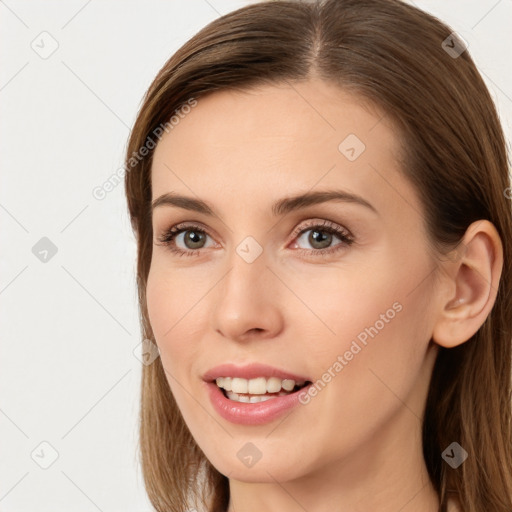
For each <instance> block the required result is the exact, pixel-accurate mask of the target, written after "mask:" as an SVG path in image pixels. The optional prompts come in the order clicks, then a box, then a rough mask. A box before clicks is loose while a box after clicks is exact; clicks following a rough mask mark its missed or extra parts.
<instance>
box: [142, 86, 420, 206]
mask: <svg viewBox="0 0 512 512" xmlns="http://www.w3.org/2000/svg"><path fill="white" fill-rule="evenodd" d="M399 151H400V146H399V140H398V133H397V132H396V130H395V129H394V128H393V125H392V123H391V120H390V119H389V118H388V117H387V116H386V115H385V114H384V112H382V111H380V110H379V109H378V108H377V107H375V106H373V105H369V104H368V103H363V102H362V101H361V100H360V98H357V97H355V96H353V95H350V94H349V93H347V92H345V91H343V90H342V89H340V88H338V87H336V86H335V85H332V84H327V83H325V82H323V81H313V80H312V81H308V82H301V83H287V84H282V85H265V86H258V87H253V88H251V89H248V90H245V91H231V90H223V91H218V92H214V93H212V94H208V95H207V96H205V97H200V98H199V99H198V100H197V105H196V106H195V107H193V108H191V109H190V111H189V112H188V113H187V114H182V116H181V118H180V120H179V122H178V123H177V124H175V125H174V127H173V128H172V129H171V130H170V132H169V133H165V134H164V136H163V137H162V139H161V140H160V142H159V143H158V144H157V147H156V148H155V152H154V155H153V165H152V190H153V199H155V197H157V196H159V195H160V194H163V193H165V192H169V191H177V192H180V193H186V194H188V195H198V196H201V198H205V199H207V200H209V199H211V200H212V202H214V201H215V199H216V198H217V199H219V198H222V197H224V196H225V195H226V194H230V197H231V198H232V200H234V199H233V198H234V195H235V194H236V196H237V197H239V198H241V199H240V205H239V206H242V207H243V206H248V205H249V204H250V201H254V203H255V205H256V203H258V207H259V208H261V207H262V206H261V205H262V204H263V203H264V202H265V200H266V198H268V202H269V203H270V202H272V201H273V200H276V199H278V198H280V197H282V196H283V195H284V193H285V192H293V193H295V192H304V191H306V190H310V189H313V188H322V189H325V188H329V187H335V188H340V187H341V188H344V189H347V190H348V191H351V192H354V193H357V194H359V195H363V196H364V197H366V198H367V199H368V200H369V201H371V202H372V203H373V204H375V205H378V204H379V203H380V205H381V207H390V206H393V204H394V205H395V206H396V205H397V203H398V202H399V201H402V202H403V201H404V199H403V197H404V196H405V197H406V198H407V200H408V202H410V201H412V202H414V201H415V198H414V197H412V196H414V191H413V190H412V188H411V186H410V185H409V184H408V183H406V182H405V180H404V179H403V177H402V176H401V175H400V173H399V172H398V167H399V164H398V162H397V155H398V154H399ZM401 197H402V199H400V198H401ZM248 201H249V202H248ZM402 206H403V204H402Z"/></svg>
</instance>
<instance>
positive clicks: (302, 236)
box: [294, 220, 354, 256]
mask: <svg viewBox="0 0 512 512" xmlns="http://www.w3.org/2000/svg"><path fill="white" fill-rule="evenodd" d="M308 232H309V235H308V236H306V234H307V233H308ZM294 236H297V237H298V238H297V242H296V243H295V244H294V245H297V244H298V242H301V241H302V243H304V242H306V243H308V244H309V245H310V246H311V247H313V250H307V249H303V248H302V247H301V246H300V244H298V247H299V248H300V249H301V252H302V250H305V252H306V253H308V254H313V255H321V256H325V255H330V254H332V253H333V252H336V251H339V250H343V249H344V248H345V247H347V246H350V245H351V244H352V243H353V242H354V238H353V236H352V235H351V233H350V232H349V231H348V230H346V229H344V228H342V227H341V226H338V225H337V224H334V223H333V222H331V221H328V220H326V221H323V222H320V223H319V222H318V221H314V222H313V223H310V225H309V226H307V227H306V228H304V226H300V227H299V228H298V229H297V230H296V231H295V232H294ZM336 238H337V239H338V240H340V242H341V243H338V244H336V245H334V246H332V243H333V240H334V239H336Z"/></svg>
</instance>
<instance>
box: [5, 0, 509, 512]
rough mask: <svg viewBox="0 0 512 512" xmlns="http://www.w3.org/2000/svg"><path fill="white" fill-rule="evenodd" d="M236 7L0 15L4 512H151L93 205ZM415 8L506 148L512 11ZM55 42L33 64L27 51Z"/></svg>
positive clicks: (94, 1) (125, 231)
mask: <svg viewBox="0 0 512 512" xmlns="http://www.w3.org/2000/svg"><path fill="white" fill-rule="evenodd" d="M247 3H250V2H247V1H245V2H244V1H241V0H239V1H230V2H227V1H224V2H223V1H220V0H208V1H207V0H194V1H188V2H185V1H182V2H178V1H175V0H173V1H169V0H168V1H155V0H151V1H145V2H143V1H141V0H140V1H138V2H133V1H123V2H114V1H112V0H103V1H101V2H100V1H98V0H89V1H87V0H79V1H77V0H71V1H67V2H56V1H54V0H48V1H45V2H25V1H23V2H22V1H16V0H5V1H0V24H1V27H0V54H1V63H2V65H1V70H0V108H1V111H0V123H1V137H0V143H1V151H0V158H1V167H0V168H1V173H2V176H1V180H2V181H1V187H0V232H1V241H2V249H1V259H0V265H1V268H0V312H1V316H0V328H1V334H0V336H1V337H0V340H1V355H0V358H1V359H0V361H1V369H0V433H1V443H0V512H22V511H23V512H36V511H37V512H39V511H41V512H42V511H51V512H64V511H65V512H70V511H83V512H89V511H91V512H94V511H98V510H99V511H102V512H107V511H123V512H133V511H138V512H146V511H149V510H151V507H150V504H149V501H148V500H147V498H146V496H145V492H144V488H143V485H142V477H141V474H140V467H139V463H138V455H137V421H138V417H137V415H138V401H139V389H140V372H141V367H142V364H141V362H140V361H139V360H138V359H137V358H136V357H135V355H134V353H133V351H134V349H136V347H137V345H138V344H139V343H140V341H141V340H140V339H139V338H140V334H139V333H140V330H139V323H138V309H137V307H138V306H137V299H136V297H137V295H136V288H135V258H136V252H135V242H134V238H133V235H132V233H131V228H130V224H129V220H128V216H127V211H126V204H125V198H124V189H123V184H120V185H119V186H117V187H116V188H115V189H114V190H113V191H111V192H110V193H108V194H107V196H106V197H105V198H104V199H103V200H97V199H95V198H94V197H93V195H92V190H93V189H94V188H95V187H97V186H101V185H102V184H103V183H104V182H105V181H106V180H107V179H108V178H109V177H110V176H111V175H112V174H113V173H114V172H116V170H117V169H119V168H120V167H121V166H122V164H123V151H124V149H125V144H126V141H127V137H128V134H129V129H130V127H131V125H132V124H133V122H134V120H135V115H136V112H137V110H138V108H139V106H140V101H141V99H142V96H143V94H144V92H145V90H146V88H147V87H148V86H149V84H150V82H151V81H152V79H153V78H154V76H155V75H156V73H157V71H158V70H159V69H160V68H161V66H162V65H163V64H164V62H165V61H166V60H167V59H168V58H169V57H170V55H171V54H172V53H174V52H175V51H176V50H177V49H178V48H179V47H180V46H181V45H182V44H183V43H184V42H185V41H186V40H187V39H189V38H190V37H191V36H192V35H194V34H195V33H196V32H197V31H198V30H200V29H201V28H202V27H203V26H204V25H206V24H207V23H208V22H210V21H212V20H214V19H215V18H217V17H218V16H219V15H221V14H225V13H227V12H229V11H230V10H233V9H235V8H239V7H242V6H244V5H246V4H247ZM416 5H417V6H418V7H420V8H423V9H425V10H427V11H428V12H431V13H433V14H434V15H436V16H438V17H439V18H440V19H441V20H443V21H445V22H447V23H448V24H450V25H451V26H452V28H454V29H455V30H456V31H457V32H458V33H459V34H460V35H462V37H463V38H464V39H466V41H468V42H469V51H470V53H471V55H472V56H473V58H474V60H475V62H476V64H477V66H478V67H479V69H480V71H481V72H482V74H483V77H484V79H485V81H486V83H487V84H488V86H489V88H490V90H491V93H492V96H493V98H494V99H495V101H496V104H497V106H498V110H499V112H500V115H501V118H502V121H503V126H504V129H505V132H506V135H507V137H508V139H509V140H510V138H511V133H512V124H511V123H512V69H511V67H510V65H509V59H510V48H512V36H511V30H510V27H511V26H512V1H511V0H500V1H498V0H479V1H476V0H472V1H467V0H466V1H463V0H450V1H437V2H435V1H418V2H416ZM43 31H46V32H48V33H49V34H51V37H49V36H47V35H43V36H40V34H41V32H43ZM42 37H45V38H46V39H45V40H44V42H43V43H41V38H42ZM51 38H54V40H55V41H56V42H57V43H58V48H57V50H56V51H55V52H54V53H53V54H52V55H51V56H49V57H48V58H46V59H43V58H41V57H40V55H39V54H38V53H36V51H34V49H33V48H32V47H31V45H32V46H36V45H39V47H42V46H43V45H44V48H46V51H48V49H51V44H52V39H51ZM55 44H56V43H55ZM39 51H43V49H42V48H41V49H40V50H39ZM43 237H47V238H49V239H50V240H51V242H52V243H53V244H54V245H55V246H56V248H57V253H56V254H55V255H54V256H53V257H51V258H49V259H48V261H47V262H45V263H43V262H41V261H40V260H39V259H38V258H37V257H36V256H35V255H34V254H33V252H32V248H33V247H34V245H35V244H36V243H37V242H38V241H39V240H40V239H41V238H43ZM136 351H137V350H136ZM42 442H46V443H49V444H50V445H51V446H52V447H53V448H50V447H49V446H48V445H47V444H43V445H41V443H42ZM52 450H56V452H57V454H58V458H57V459H56V460H55V462H53V464H51V465H50V466H49V467H48V468H47V469H43V468H42V467H40V464H43V465H45V464H49V463H50V462H52V453H53V452H52ZM36 461H37V462H36Z"/></svg>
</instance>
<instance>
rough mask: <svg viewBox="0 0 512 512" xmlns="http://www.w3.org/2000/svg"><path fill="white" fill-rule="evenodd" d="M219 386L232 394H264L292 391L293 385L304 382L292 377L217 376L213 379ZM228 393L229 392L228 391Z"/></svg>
mask: <svg viewBox="0 0 512 512" xmlns="http://www.w3.org/2000/svg"><path fill="white" fill-rule="evenodd" d="M215 382H216V383H217V386H219V388H222V389H225V390H226V391H232V393H233V394H237V395H238V394H240V393H243V394H250V395H264V394H265V393H279V392H280V391H281V389H282V390H284V391H292V390H293V388H294V387H295V385H296V384H297V385H299V386H302V385H303V384H304V382H297V383H296V382H295V381H294V380H292V379H283V380H281V379H279V378H277V377H270V378H268V379H267V378H265V377H257V378H255V379H242V378H240V377H217V379H216V380H215ZM228 395H229V393H228Z"/></svg>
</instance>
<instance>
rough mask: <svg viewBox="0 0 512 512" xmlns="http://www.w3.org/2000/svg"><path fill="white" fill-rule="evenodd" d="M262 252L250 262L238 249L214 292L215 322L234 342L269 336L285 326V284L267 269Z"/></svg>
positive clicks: (219, 329)
mask: <svg viewBox="0 0 512 512" xmlns="http://www.w3.org/2000/svg"><path fill="white" fill-rule="evenodd" d="M264 255H265V253H264V252H263V253H262V254H261V255H260V256H259V257H258V258H256V259H255V260H254V261H252V262H250V263H249V262H248V261H246V260H244V259H243V258H242V257H240V256H239V254H237V253H236V252H234V253H233V257H232V258H230V261H229V265H230V266H229V270H228V272H227V274H226V275H225V276H224V278H223V279H222V280H221V282H220V283H219V285H218V286H217V287H216V290H215V295H214V308H213V320H212V321H213V325H214V329H215V330H216V332H217V333H219V334H220V335H222V336H223V337H224V338H227V339H230V340H234V341H239V342H242V341H248V340H250V339H269V338H273V337H275V336H277V335H278V334H279V333H280V332H281V330H282V328H283V309H282V307H281V303H280V300H281V297H283V290H281V289H280V287H282V286H283V285H282V283H281V282H280V281H279V279H277V278H276V276H275V275H274V273H273V272H272V271H271V270H270V269H269V268H267V262H266V259H265V257H264Z"/></svg>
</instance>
